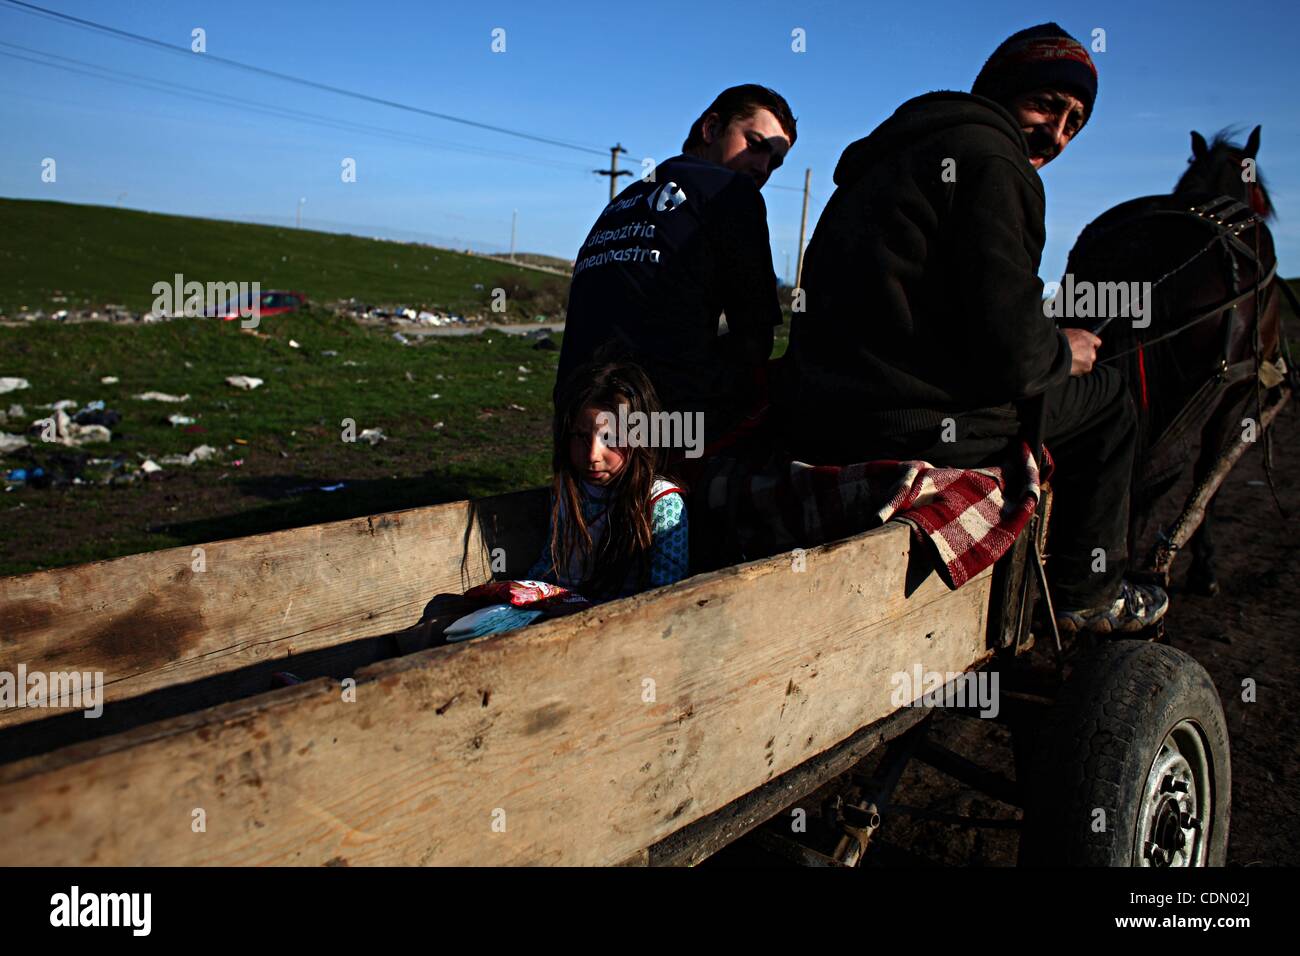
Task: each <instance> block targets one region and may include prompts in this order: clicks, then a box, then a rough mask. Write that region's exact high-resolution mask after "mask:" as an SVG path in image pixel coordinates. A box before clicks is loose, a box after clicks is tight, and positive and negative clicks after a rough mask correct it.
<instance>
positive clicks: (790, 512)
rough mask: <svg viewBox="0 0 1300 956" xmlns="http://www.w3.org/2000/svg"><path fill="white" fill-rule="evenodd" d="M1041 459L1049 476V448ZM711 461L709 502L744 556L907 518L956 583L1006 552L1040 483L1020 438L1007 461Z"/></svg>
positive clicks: (1029, 510) (947, 577) (952, 585)
mask: <svg viewBox="0 0 1300 956" xmlns="http://www.w3.org/2000/svg"><path fill="white" fill-rule="evenodd" d="M1045 464H1046V469H1045V471H1046V474H1048V475H1050V473H1051V456H1050V455H1045ZM708 465H709V467H708V469H707V472H706V474H705V475H704V478H703V487H702V488H701V491H704V492H705V500H706V501H707V505H708V510H709V512H710V514H711V516H712V517H713V518H715V519H716V520H719V521H720V522H723V523H724V524H725V526H726V527H727V528H728V529H729V530H730V531H731V532H732V533H733V534H735V535H736V537H737V539H738V543H739V545H740V547H741V548H742V550H743V552H744V553H745V555H746V556H747V557H751V558H752V557H758V556H760V555H766V554H776V553H779V552H781V551H788V550H790V549H791V548H795V547H812V546H815V545H818V544H823V543H825V542H827V541H831V540H834V539H836V538H842V537H847V536H848V535H852V534H857V533H859V532H862V531H866V530H868V529H870V528H874V527H878V526H880V525H882V524H884V523H885V522H886V521H891V520H895V521H902V522H905V523H906V524H908V525H910V526H911V528H912V533H913V535H914V536H915V537H916V538H917V539H918V540H924V541H928V542H929V543H930V545H931V546H932V547H933V550H934V554H935V556H936V558H937V559H938V560H937V562H936V563H937V566H938V569H939V574H940V576H941V577H942V578H943V579H944V581H945V582H946V583H947V585H948V586H949V587H950V588H954V589H955V588H959V587H961V586H962V585H963V584H965V583H966V582H967V581H969V580H970V579H971V578H973V577H974V576H975V575H977V574H979V573H980V572H981V571H983V570H984V569H985V568H987V567H989V566H990V565H991V564H993V563H994V562H995V561H997V560H998V558H1000V557H1002V555H1004V554H1006V553H1007V551H1008V550H1010V548H1011V545H1012V544H1014V543H1015V540H1016V538H1017V537H1018V536H1019V534H1020V532H1021V531H1022V530H1023V529H1024V527H1025V525H1026V523H1028V521H1029V518H1030V516H1031V515H1032V514H1033V513H1034V510H1035V509H1036V508H1037V507H1038V498H1039V494H1040V481H1041V478H1040V475H1039V469H1038V464H1037V462H1035V461H1034V456H1033V453H1032V452H1031V451H1030V449H1029V446H1028V445H1026V444H1024V443H1021V447H1020V451H1019V455H1018V456H1013V457H1012V458H1010V459H1009V461H1008V463H1007V465H1006V466H1005V467H1003V468H977V469H970V470H965V469H961V468H940V467H936V466H934V465H931V464H929V463H928V462H924V461H871V462H863V463H860V464H854V465H806V464H804V463H803V462H801V461H789V460H788V459H782V458H779V457H773V458H771V459H769V460H768V462H767V463H766V464H765V465H762V466H761V467H758V468H755V467H754V466H753V465H752V463H746V462H744V461H741V460H738V459H732V458H726V457H719V458H715V459H713V460H711V461H710V462H709V463H708ZM1043 477H1045V476H1043Z"/></svg>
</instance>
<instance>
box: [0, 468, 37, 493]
mask: <svg viewBox="0 0 1300 956" xmlns="http://www.w3.org/2000/svg"><path fill="white" fill-rule="evenodd" d="M44 477H45V469H44V468H31V469H27V468H15V469H13V471H11V472H9V473H8V474H7V475H5V479H4V480H5V491H13V489H14V488H16V487H18V486H19V485H25V484H28V483H37V482H40V481H41V479H42V478H44Z"/></svg>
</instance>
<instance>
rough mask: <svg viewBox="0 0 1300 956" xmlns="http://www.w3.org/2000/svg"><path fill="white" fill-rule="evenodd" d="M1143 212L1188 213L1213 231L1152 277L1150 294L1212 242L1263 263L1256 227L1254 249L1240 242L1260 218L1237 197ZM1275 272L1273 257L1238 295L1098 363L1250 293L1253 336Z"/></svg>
mask: <svg viewBox="0 0 1300 956" xmlns="http://www.w3.org/2000/svg"><path fill="white" fill-rule="evenodd" d="M1242 212H1245V213H1247V214H1248V215H1247V216H1246V217H1245V218H1244V219H1237V220H1236V221H1230V220H1232V217H1235V216H1238V215H1239V214H1240V213H1242ZM1146 215H1148V216H1153V217H1154V216H1179V217H1189V218H1191V219H1193V220H1195V221H1197V222H1203V223H1205V224H1206V225H1207V226H1208V227H1209V228H1211V229H1212V230H1213V231H1214V238H1213V239H1211V240H1210V241H1209V242H1208V243H1206V244H1205V245H1204V246H1203V247H1202V248H1200V249H1198V250H1197V251H1196V252H1194V253H1192V255H1190V256H1189V257H1188V258H1187V259H1185V260H1184V261H1183V262H1181V263H1179V264H1178V265H1176V266H1174V268H1172V269H1170V270H1169V271H1168V272H1166V273H1165V274H1164V275H1162V276H1161V277H1160V278H1158V279H1156V280H1155V281H1154V282H1153V283H1152V284H1151V294H1152V296H1154V295H1155V290H1156V289H1157V288H1158V287H1159V286H1160V285H1161V284H1162V283H1163V282H1165V280H1167V279H1170V278H1172V277H1173V276H1174V275H1176V274H1177V273H1179V272H1181V271H1182V270H1183V269H1186V268H1187V267H1188V266H1190V265H1191V264H1192V263H1193V262H1195V261H1196V260H1197V259H1199V258H1200V257H1201V256H1203V255H1205V253H1207V252H1209V251H1210V250H1211V249H1213V248H1214V247H1215V246H1219V245H1222V246H1223V247H1224V249H1225V251H1228V252H1229V255H1231V252H1232V250H1235V251H1237V252H1238V253H1241V254H1242V255H1245V256H1246V257H1247V259H1248V260H1249V261H1250V262H1251V263H1252V264H1253V265H1254V266H1255V268H1256V269H1257V270H1258V269H1259V267H1261V266H1262V265H1263V263H1262V262H1261V261H1260V255H1259V230H1258V229H1256V231H1255V248H1254V249H1251V248H1250V246H1248V245H1246V244H1245V243H1244V242H1242V241H1241V238H1240V236H1241V233H1242V232H1243V231H1245V230H1246V229H1247V228H1248V227H1250V226H1259V225H1261V224H1262V223H1263V221H1264V220H1263V218H1262V217H1261V216H1260V215H1259V214H1258V213H1254V212H1251V211H1250V210H1249V209H1248V208H1247V207H1246V206H1245V204H1243V203H1241V202H1240V201H1238V200H1235V199H1232V198H1231V197H1229V196H1219V197H1218V198H1217V199H1212V200H1210V201H1209V202H1206V203H1202V204H1201V205H1199V206H1192V207H1191V208H1189V209H1161V210H1155V211H1152V212H1148V213H1146ZM1236 271H1237V267H1236V264H1235V260H1233V274H1234V278H1235V275H1236ZM1276 276H1277V261H1276V259H1275V260H1274V262H1273V266H1272V268H1270V269H1269V271H1268V275H1266V276H1263V277H1261V278H1259V279H1257V280H1256V281H1255V283H1254V284H1253V285H1251V286H1250V287H1249V288H1248V289H1246V291H1244V292H1242V293H1240V294H1238V295H1235V296H1233V297H1232V298H1230V299H1226V300H1225V301H1223V302H1220V303H1218V304H1217V305H1215V306H1213V307H1212V308H1210V309H1207V310H1205V311H1202V312H1200V313H1197V314H1196V315H1194V316H1193V317H1192V318H1191V319H1188V320H1187V321H1186V322H1184V323H1183V324H1182V325H1180V326H1179V327H1178V328H1176V329H1172V330H1171V331H1169V332H1166V333H1165V334H1164V335H1159V336H1156V337H1155V338H1154V339H1147V340H1146V341H1144V342H1139V343H1138V344H1137V345H1135V346H1134V347H1133V348H1131V349H1126V350H1125V351H1123V352H1119V353H1117V354H1115V355H1112V356H1110V357H1109V358H1107V359H1106V360H1105V361H1103V362H1100V363H1098V364H1100V365H1109V364H1110V363H1112V362H1114V361H1116V360H1118V359H1121V358H1126V357H1128V356H1129V355H1132V354H1133V353H1134V352H1140V351H1142V350H1143V349H1144V348H1146V347H1147V346H1151V345H1155V344H1157V343H1158V342H1164V341H1166V340H1168V339H1172V338H1174V337H1175V336H1177V335H1181V334H1182V333H1183V332H1186V331H1187V330H1188V329H1190V328H1193V327H1195V326H1197V325H1200V324H1201V323H1202V322H1208V321H1209V320H1210V319H1213V318H1217V317H1218V316H1219V315H1221V314H1222V313H1223V312H1225V311H1227V310H1228V309H1232V308H1235V307H1236V306H1237V305H1238V304H1239V303H1241V302H1244V301H1246V299H1249V298H1250V297H1252V296H1254V297H1255V305H1256V319H1255V324H1256V327H1257V328H1256V329H1255V332H1256V337H1258V334H1257V333H1258V324H1259V307H1260V296H1261V295H1262V293H1263V290H1264V289H1265V288H1267V287H1268V286H1269V285H1270V284H1271V283H1272V282H1273V279H1274V278H1275V277H1276ZM1233 285H1234V286H1235V285H1236V283H1235V282H1234V283H1233ZM1286 291H1287V292H1288V293H1291V290H1290V289H1287V290H1286ZM1292 294H1293V293H1292ZM1151 307H1152V302H1150V301H1148V303H1147V308H1151ZM1108 324H1110V320H1109V319H1108V320H1107V321H1106V322H1105V323H1103V324H1102V326H1101V327H1099V328H1097V329H1095V330H1094V331H1093V334H1097V333H1098V332H1100V331H1101V329H1102V328H1104V327H1105V326H1106V325H1108ZM1254 344H1255V345H1256V353H1257V354H1256V362H1258V348H1257V346H1258V343H1254ZM1225 361H1226V356H1225Z"/></svg>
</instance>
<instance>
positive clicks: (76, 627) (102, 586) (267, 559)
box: [0, 491, 546, 728]
mask: <svg viewBox="0 0 1300 956" xmlns="http://www.w3.org/2000/svg"><path fill="white" fill-rule="evenodd" d="M545 507H546V493H545V492H544V491H543V492H523V493H520V494H516V495H505V496H501V497H500V498H497V499H488V500H486V501H481V502H466V501H461V502H455V503H452V504H446V505H436V506H433V507H429V508H417V509H412V510H408V511H396V512H392V513H389V514H382V515H374V516H371V517H367V518H355V519H351V520H347V521H336V522H330V523H328V524H321V525H313V526H311V527H306V528H295V529H291V530H287V531H278V532H274V533H271V534H262V535H255V536H252V537H247V538H235V539H231V540H227V541H217V542H212V543H210V544H205V545H201V546H196V547H199V548H201V549H202V553H201V554H200V553H199V552H197V551H196V549H195V548H193V547H181V548H171V549H168V550H166V551H157V552H152V553H148V554H138V555H131V556H129V557H125V558H119V559H117V560H113V561H100V562H95V563H93V564H84V565H78V566H76V567H71V568H62V569H58V570H53V571H41V572H37V573H34V574H27V575H22V576H19V577H12V578H3V579H0V671H9V672H11V673H14V672H16V670H17V665H18V664H19V663H23V664H26V666H27V670H28V671H29V672H31V671H66V670H76V671H92V672H93V671H102V672H103V673H104V683H105V685H106V686H105V697H106V699H107V701H108V702H109V703H110V704H111V703H112V702H113V701H115V700H122V699H125V698H130V697H135V696H138V695H141V694H145V693H148V692H150V691H155V690H158V689H160V688H164V687H169V686H173V685H177V684H184V683H189V682H194V681H199V680H202V679H204V678H209V677H211V676H212V675H214V674H220V673H223V672H227V671H233V670H237V669H239V668H246V667H249V666H251V665H256V664H259V663H263V662H265V661H268V660H277V659H287V658H290V657H291V656H292V655H295V654H301V653H304V652H307V651H312V650H318V649H320V648H325V647H330V646H332V645H334V644H338V643H341V642H343V641H355V640H359V639H362V638H367V637H372V636H376V635H380V634H386V633H391V632H393V631H397V630H400V629H402V628H405V627H408V626H410V625H412V624H414V623H415V622H416V621H417V620H419V617H420V612H421V610H422V609H423V607H424V603H425V602H427V601H428V600H429V599H430V598H432V597H433V596H434V595H435V594H437V593H439V592H453V593H459V592H461V591H463V590H465V588H467V587H469V586H471V585H473V584H478V583H480V582H482V581H484V580H487V579H488V578H489V577H490V571H489V567H490V564H489V562H490V553H491V552H490V551H489V545H490V546H491V547H493V548H495V547H503V548H505V554H506V557H507V558H510V559H513V560H514V561H515V562H516V564H524V565H526V564H527V563H530V562H531V558H528V557H527V552H529V551H532V552H533V557H534V558H535V556H536V548H537V544H538V543H539V541H540V537H541V533H540V532H538V531H537V530H536V527H535V526H536V524H537V522H538V521H539V520H540V521H541V523H542V524H543V526H544V524H545V520H546V516H545ZM537 508H540V509H541V511H542V514H541V516H540V519H539V518H537V517H535V516H533V515H532V514H531V511H532V510H533V509H537ZM480 510H482V511H483V512H484V513H486V514H488V515H489V516H490V517H491V525H492V527H491V529H490V539H491V540H490V541H489V540H485V536H484V534H483V533H482V529H481V528H480V521H479V513H480ZM515 527H517V528H518V529H519V531H520V534H519V535H518V536H517V537H516V538H515V539H513V540H510V539H509V534H510V531H511V529H513V528H515ZM543 530H544V529H543ZM200 559H201V560H200ZM196 568H199V570H196ZM286 666H288V664H287V662H286ZM51 713H52V712H51V711H50V710H48V709H44V708H21V709H6V710H3V711H0V728H3V727H6V726H11V725H15V724H19V723H25V722H27V721H31V720H37V719H40V718H42V717H48V716H50V715H51Z"/></svg>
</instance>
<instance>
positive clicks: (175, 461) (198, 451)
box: [162, 445, 217, 468]
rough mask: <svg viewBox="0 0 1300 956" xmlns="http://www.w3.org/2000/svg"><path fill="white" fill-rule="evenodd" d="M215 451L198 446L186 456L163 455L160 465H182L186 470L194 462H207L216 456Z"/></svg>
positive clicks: (204, 446) (207, 447) (210, 447)
mask: <svg viewBox="0 0 1300 956" xmlns="http://www.w3.org/2000/svg"><path fill="white" fill-rule="evenodd" d="M216 453H217V450H216V449H215V448H213V447H212V446H211V445H199V446H198V447H197V448H195V449H194V450H193V451H191V452H190V453H189V454H187V455H164V456H163V457H162V463H163V464H164V465H183V466H184V467H186V468H188V467H189V466H190V465H193V464H194V463H195V462H199V461H207V460H208V459H209V458H212V457H213V456H214V455H216Z"/></svg>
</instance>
